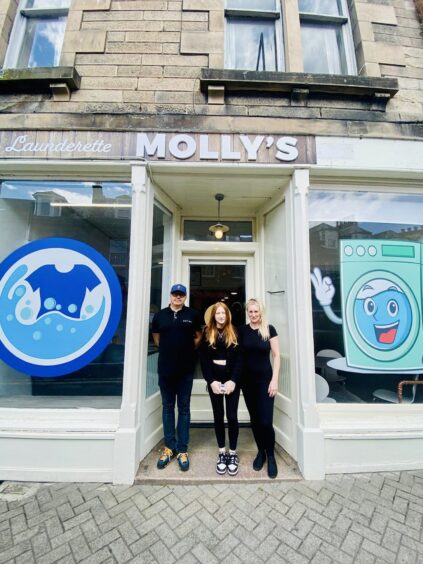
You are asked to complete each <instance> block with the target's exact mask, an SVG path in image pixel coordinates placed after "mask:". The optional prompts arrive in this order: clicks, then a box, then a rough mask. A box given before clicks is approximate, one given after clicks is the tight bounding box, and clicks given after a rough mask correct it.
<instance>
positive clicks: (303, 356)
mask: <svg viewBox="0 0 423 564" xmlns="http://www.w3.org/2000/svg"><path fill="white" fill-rule="evenodd" d="M308 189H309V172H308V170H307V169H302V170H296V171H295V172H294V175H293V177H292V181H291V184H290V187H289V190H288V191H287V194H286V205H287V210H286V212H287V213H286V217H287V221H288V222H289V223H288V228H289V233H291V234H292V237H291V239H289V240H288V257H289V264H290V266H291V268H289V276H288V291H289V293H290V295H291V296H292V299H291V300H290V306H291V308H290V312H289V316H290V319H291V320H292V325H291V327H290V358H291V359H292V365H291V368H292V374H293V377H292V381H293V382H294V383H295V382H297V383H298V395H297V396H296V397H297V402H298V404H297V405H298V407H297V413H298V420H297V445H298V465H299V468H300V470H301V472H302V474H303V475H304V477H306V478H307V479H321V478H323V476H324V472H325V465H324V440H323V432H322V430H321V428H320V421H319V413H318V411H317V409H316V389H315V379H314V346H313V320H312V310H311V300H310V298H309V296H310V295H311V288H310V276H309V275H308V273H309V272H310V246H309V240H308V239H309V232H308V225H309V222H308ZM306 296H307V298H305V297H306Z"/></svg>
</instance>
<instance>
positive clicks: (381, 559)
mask: <svg viewBox="0 0 423 564" xmlns="http://www.w3.org/2000/svg"><path fill="white" fill-rule="evenodd" d="M172 464H173V462H172ZM422 515H423V471H415V472H401V473H400V472H390V473H380V474H356V475H352V474H349V475H334V476H328V477H327V479H326V480H324V481H319V482H309V481H304V480H286V481H278V482H276V483H275V482H272V481H270V480H266V481H261V482H258V483H247V482H238V483H236V482H233V483H228V482H227V481H225V482H222V483H219V482H217V483H211V484H204V483H203V484H196V485H190V484H182V485H177V484H172V485H170V484H167V485H163V484H162V485H159V484H157V485H155V484H154V485H151V484H140V485H134V486H130V487H129V486H113V485H108V484H89V483H84V484H78V483H54V484H47V483H46V484H39V483H31V484H29V483H16V482H3V483H2V484H0V564H11V563H13V564H24V563H36V564H49V563H54V564H58V563H60V564H73V563H84V564H99V563H101V562H105V563H126V562H138V563H142V564H146V563H148V562H157V563H160V564H167V563H173V562H177V563H178V564H191V563H192V564H194V563H198V562H200V563H205V564H213V563H218V562H225V563H228V564H237V563H251V564H256V563H260V562H266V563H274V564H276V563H285V562H288V563H298V564H300V563H309V562H310V563H316V564H318V563H319V564H326V563H327V564H330V563H342V564H348V563H354V564H367V563H368V564H372V563H403V564H414V563H422V564H423V538H422V537H423V529H422Z"/></svg>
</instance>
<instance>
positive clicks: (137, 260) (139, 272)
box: [113, 164, 153, 484]
mask: <svg viewBox="0 0 423 564" xmlns="http://www.w3.org/2000/svg"><path fill="white" fill-rule="evenodd" d="M132 190H133V194H132V219H131V248H130V263H129V285H128V304H131V307H128V313H127V323H126V346H125V362H124V377H123V391H122V406H121V412H120V422H119V429H118V431H117V433H116V437H115V446H114V456H113V458H114V467H113V483H115V484H132V483H133V481H134V477H135V473H136V470H137V468H138V463H139V460H140V459H141V458H142V457H143V456H144V454H145V453H144V452H143V450H142V449H143V426H141V427H140V418H141V414H142V412H143V406H144V402H145V379H146V374H147V354H146V351H147V347H148V323H147V322H146V320H147V319H148V312H149V304H150V271H151V240H152V222H153V190H152V187H151V183H150V181H149V179H148V177H147V170H146V166H145V164H138V165H136V166H133V167H132ZM141 280H142V281H143V282H144V283H143V284H142V286H141V287H140V285H139V281H141ZM140 374H141V378H140V377H139V375H140Z"/></svg>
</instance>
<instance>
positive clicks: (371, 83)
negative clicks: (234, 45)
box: [200, 68, 399, 111]
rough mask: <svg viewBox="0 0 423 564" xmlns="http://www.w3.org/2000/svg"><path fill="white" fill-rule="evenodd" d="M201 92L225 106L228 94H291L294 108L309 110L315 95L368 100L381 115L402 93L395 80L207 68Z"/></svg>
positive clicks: (214, 102) (203, 74) (202, 72)
mask: <svg viewBox="0 0 423 564" xmlns="http://www.w3.org/2000/svg"><path fill="white" fill-rule="evenodd" d="M200 88H201V91H202V92H204V93H206V94H207V95H208V101H209V104H224V103H225V102H224V96H225V93H226V92H238V93H242V92H248V91H249V92H280V93H283V94H288V95H290V98H291V105H293V106H307V102H308V98H309V95H310V94H314V93H315V94H324V95H330V96H335V97H343V96H348V97H354V96H357V97H361V98H367V99H369V101H370V108H371V109H373V110H379V111H385V109H386V104H387V103H388V101H389V100H390V99H391V98H392V97H393V96H395V94H396V93H397V92H398V90H399V86H398V81H397V79H395V78H384V77H369V76H352V75H333V74H307V73H293V72H268V71H240V70H228V69H206V68H204V69H202V70H201V77H200Z"/></svg>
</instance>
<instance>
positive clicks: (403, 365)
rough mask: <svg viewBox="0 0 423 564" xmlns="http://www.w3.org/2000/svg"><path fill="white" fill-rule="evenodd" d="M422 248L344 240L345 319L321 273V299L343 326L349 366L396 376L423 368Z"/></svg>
mask: <svg viewBox="0 0 423 564" xmlns="http://www.w3.org/2000/svg"><path fill="white" fill-rule="evenodd" d="M422 257H423V252H422V243H415V242H408V241H407V242H404V241H388V240H380V239H349V240H342V241H340V272H341V304H342V318H339V317H338V316H336V315H335V313H334V312H333V310H332V308H331V303H332V299H333V296H334V294H335V287H334V285H333V283H332V280H331V279H330V278H329V277H328V276H322V273H321V272H320V269H319V268H315V269H314V271H313V273H312V274H311V280H312V283H313V286H314V289H315V294H316V298H317V300H318V301H319V303H320V305H321V306H322V308H323V310H324V311H325V313H326V315H327V316H328V317H329V319H331V320H332V321H333V322H334V323H339V324H341V323H342V330H343V338H344V347H345V356H346V363H347V365H348V366H350V367H352V368H360V369H369V370H380V371H383V372H395V371H398V370H401V371H404V370H410V371H411V370H422V369H423V358H422V357H423V334H422V331H423V330H422V302H423V296H422V288H423V286H422V276H423V263H422Z"/></svg>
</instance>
